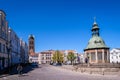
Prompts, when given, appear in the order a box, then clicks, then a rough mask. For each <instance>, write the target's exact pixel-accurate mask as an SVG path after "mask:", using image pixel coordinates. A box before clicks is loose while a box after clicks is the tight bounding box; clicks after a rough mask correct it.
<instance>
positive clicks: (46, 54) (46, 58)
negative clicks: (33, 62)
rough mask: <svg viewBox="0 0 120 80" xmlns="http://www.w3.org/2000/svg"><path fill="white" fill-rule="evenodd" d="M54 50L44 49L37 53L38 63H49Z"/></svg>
mask: <svg viewBox="0 0 120 80" xmlns="http://www.w3.org/2000/svg"><path fill="white" fill-rule="evenodd" d="M54 52H55V50H46V51H43V52H40V53H39V55H38V61H39V64H46V63H47V64H50V63H51V62H52V57H53V54H54Z"/></svg>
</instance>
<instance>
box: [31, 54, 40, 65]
mask: <svg viewBox="0 0 120 80" xmlns="http://www.w3.org/2000/svg"><path fill="white" fill-rule="evenodd" d="M38 56H39V54H38V53H36V54H34V55H29V62H30V63H40V60H38V58H40V57H38Z"/></svg>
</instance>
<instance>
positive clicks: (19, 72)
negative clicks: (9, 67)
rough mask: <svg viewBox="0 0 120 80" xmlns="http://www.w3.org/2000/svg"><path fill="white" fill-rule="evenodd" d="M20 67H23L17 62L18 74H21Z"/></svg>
mask: <svg viewBox="0 0 120 80" xmlns="http://www.w3.org/2000/svg"><path fill="white" fill-rule="evenodd" d="M22 69H23V67H22V66H21V65H20V64H18V67H17V71H18V75H19V76H20V75H22Z"/></svg>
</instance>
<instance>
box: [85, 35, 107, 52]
mask: <svg viewBox="0 0 120 80" xmlns="http://www.w3.org/2000/svg"><path fill="white" fill-rule="evenodd" d="M95 48H108V47H107V46H106V44H105V42H104V40H103V39H102V38H101V37H99V36H93V37H92V38H91V39H90V40H89V42H88V45H87V47H86V48H85V50H86V49H95Z"/></svg>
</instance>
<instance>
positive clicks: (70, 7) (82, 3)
mask: <svg viewBox="0 0 120 80" xmlns="http://www.w3.org/2000/svg"><path fill="white" fill-rule="evenodd" d="M119 4H120V1H119V0H0V9H2V10H4V11H5V12H6V14H7V16H6V18H7V20H8V22H9V26H10V27H11V28H12V29H13V30H14V31H15V32H16V33H17V35H18V36H19V37H20V38H22V39H23V40H24V41H26V42H28V36H29V34H34V35H35V48H36V52H40V51H43V50H48V49H59V50H65V49H73V50H77V51H78V52H83V49H84V48H85V47H86V46H87V43H88V41H89V39H90V38H91V28H92V24H93V18H94V16H96V21H97V23H98V25H99V27H100V36H101V37H102V38H103V39H104V41H105V43H106V45H107V46H108V47H110V48H111V49H112V48H120V41H119V40H120V37H119V34H120V5H119Z"/></svg>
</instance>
